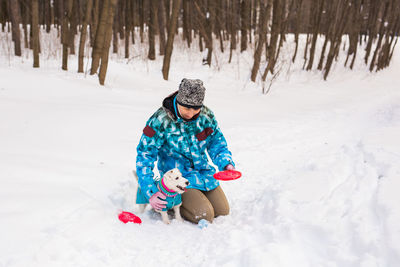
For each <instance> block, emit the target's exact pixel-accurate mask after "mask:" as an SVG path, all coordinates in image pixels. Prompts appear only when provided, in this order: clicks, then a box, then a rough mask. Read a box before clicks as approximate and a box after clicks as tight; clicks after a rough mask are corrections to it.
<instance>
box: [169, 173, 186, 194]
mask: <svg viewBox="0 0 400 267" xmlns="http://www.w3.org/2000/svg"><path fill="white" fill-rule="evenodd" d="M163 178H164V183H165V185H166V186H167V187H168V188H169V189H171V190H174V191H175V192H177V193H179V194H183V193H184V192H185V191H186V187H187V186H188V185H189V181H188V180H187V179H185V178H184V177H183V176H182V173H181V172H180V171H179V170H178V169H177V168H175V169H172V170H169V171H167V172H166V173H165V174H164V177H163Z"/></svg>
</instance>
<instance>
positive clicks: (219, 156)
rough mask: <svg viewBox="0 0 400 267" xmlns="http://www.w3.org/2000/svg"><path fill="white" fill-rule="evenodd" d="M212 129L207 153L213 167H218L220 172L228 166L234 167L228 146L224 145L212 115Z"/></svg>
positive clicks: (224, 141)
mask: <svg viewBox="0 0 400 267" xmlns="http://www.w3.org/2000/svg"><path fill="white" fill-rule="evenodd" d="M211 119H212V125H213V127H212V129H213V132H212V134H211V135H210V140H209V142H208V144H207V151H208V154H209V155H210V158H211V160H212V161H213V163H214V164H215V165H217V166H218V169H219V170H220V171H223V170H224V169H225V167H226V166H227V165H228V164H232V165H233V166H235V163H234V162H233V160H232V153H231V152H230V151H229V150H228V144H227V143H226V140H225V137H224V135H223V134H222V132H221V129H220V128H219V127H218V123H217V120H216V119H215V117H214V116H213V114H212V117H211Z"/></svg>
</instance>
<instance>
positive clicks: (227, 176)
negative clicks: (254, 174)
mask: <svg viewBox="0 0 400 267" xmlns="http://www.w3.org/2000/svg"><path fill="white" fill-rule="evenodd" d="M241 176H242V173H241V172H240V171H236V170H226V171H222V172H217V173H215V174H214V178H215V179H217V180H221V181H230V180H236V179H239V178H240V177H241Z"/></svg>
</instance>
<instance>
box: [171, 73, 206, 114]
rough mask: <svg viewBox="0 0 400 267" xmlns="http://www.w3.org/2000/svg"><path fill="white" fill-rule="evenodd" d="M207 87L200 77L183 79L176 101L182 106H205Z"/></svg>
mask: <svg viewBox="0 0 400 267" xmlns="http://www.w3.org/2000/svg"><path fill="white" fill-rule="evenodd" d="M205 91H206V88H205V87H204V86H203V82H202V81H201V80H199V79H196V80H192V79H183V80H182V81H181V84H180V85H179V91H178V95H177V96H176V102H178V104H180V105H181V106H184V107H188V108H195V109H198V108H201V107H202V106H203V100H204V94H205Z"/></svg>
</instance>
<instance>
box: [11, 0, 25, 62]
mask: <svg viewBox="0 0 400 267" xmlns="http://www.w3.org/2000/svg"><path fill="white" fill-rule="evenodd" d="M8 6H9V9H10V12H9V13H10V14H9V15H10V19H11V24H12V40H13V41H14V54H15V55H16V56H21V34H20V31H19V24H20V23H21V21H22V20H21V14H20V8H19V0H8Z"/></svg>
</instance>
